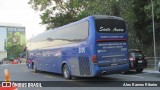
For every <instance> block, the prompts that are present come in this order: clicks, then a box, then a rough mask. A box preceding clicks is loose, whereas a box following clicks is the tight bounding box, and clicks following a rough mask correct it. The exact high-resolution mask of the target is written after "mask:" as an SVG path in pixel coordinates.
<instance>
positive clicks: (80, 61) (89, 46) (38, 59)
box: [28, 16, 129, 77]
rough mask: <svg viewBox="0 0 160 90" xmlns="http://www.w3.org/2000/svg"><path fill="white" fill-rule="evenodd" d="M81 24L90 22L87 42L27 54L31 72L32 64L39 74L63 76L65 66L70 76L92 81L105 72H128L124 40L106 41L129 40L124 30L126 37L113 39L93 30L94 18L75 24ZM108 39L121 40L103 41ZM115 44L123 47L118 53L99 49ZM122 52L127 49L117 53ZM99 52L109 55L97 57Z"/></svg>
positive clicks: (106, 34) (121, 35) (109, 34)
mask: <svg viewBox="0 0 160 90" xmlns="http://www.w3.org/2000/svg"><path fill="white" fill-rule="evenodd" d="M84 21H88V22H89V27H88V38H87V39H86V40H84V41H82V42H77V43H71V44H66V45H61V46H56V47H49V48H43V49H36V50H29V59H31V60H32V63H29V64H28V67H29V68H33V65H32V64H33V63H34V64H35V65H36V68H37V69H38V70H41V71H48V72H54V73H60V74H62V70H63V68H62V65H63V64H67V65H68V67H69V69H70V73H71V75H72V76H80V77H93V76H99V75H102V74H103V72H105V74H112V73H118V72H121V71H126V70H128V69H129V62H128V48H127V47H128V43H127V40H126V41H123V42H121V41H117V42H116V41H115V42H113V41H111V42H110V41H107V39H117V40H118V39H128V36H127V30H126V32H125V33H118V34H116V35H115V34H112V33H105V34H104V33H98V32H97V31H96V29H95V17H94V16H89V17H87V18H85V19H82V20H80V21H77V22H78V23H81V22H84ZM75 23H76V22H75ZM71 25H74V23H72V24H69V25H68V27H70V26H71ZM64 27H67V25H65V26H64ZM60 29H61V28H60ZM48 32H52V31H48ZM53 32H54V31H53ZM109 36H110V37H111V36H112V37H116V36H119V37H120V38H106V37H109ZM114 43H122V45H121V47H120V48H118V49H114V50H113V49H112V50H113V51H112V50H111V49H109V48H108V49H103V47H102V46H100V45H99V44H108V45H109V44H114ZM123 44H124V45H123ZM115 46H116V45H115ZM124 48H127V50H125V51H120V49H124ZM98 50H106V51H108V52H100V53H98ZM109 51H110V52H109ZM117 51H118V52H117ZM121 54H122V55H123V56H117V57H107V59H106V58H104V56H111V55H121ZM94 55H96V56H97V63H93V62H92V57H93V56H94ZM117 58H119V61H117V60H118V59H117ZM107 62H108V63H107ZM117 63H121V64H117ZM108 64H109V65H108Z"/></svg>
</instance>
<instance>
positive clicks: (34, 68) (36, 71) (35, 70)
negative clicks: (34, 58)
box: [33, 63, 38, 73]
mask: <svg viewBox="0 0 160 90" xmlns="http://www.w3.org/2000/svg"><path fill="white" fill-rule="evenodd" d="M33 71H34V72H35V73H38V70H37V68H36V65H35V64H34V63H33Z"/></svg>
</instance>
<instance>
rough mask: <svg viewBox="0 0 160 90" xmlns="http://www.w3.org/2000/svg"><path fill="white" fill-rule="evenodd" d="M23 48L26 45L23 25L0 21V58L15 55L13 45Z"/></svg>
mask: <svg viewBox="0 0 160 90" xmlns="http://www.w3.org/2000/svg"><path fill="white" fill-rule="evenodd" d="M15 46H16V47H18V48H22V50H23V48H24V47H25V46H26V35H25V27H23V26H22V25H19V24H8V23H7V24H6V23H0V60H3V59H4V58H6V57H11V56H12V57H13V58H14V57H16V56H18V55H16V54H17V53H16V52H17V51H16V50H14V51H12V48H14V47H15Z"/></svg>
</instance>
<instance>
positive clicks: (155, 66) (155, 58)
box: [151, 0, 157, 69]
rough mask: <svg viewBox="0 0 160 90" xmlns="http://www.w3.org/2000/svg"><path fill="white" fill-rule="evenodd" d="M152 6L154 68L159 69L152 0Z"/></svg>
mask: <svg viewBox="0 0 160 90" xmlns="http://www.w3.org/2000/svg"><path fill="white" fill-rule="evenodd" d="M151 4H152V25H153V45H154V61H155V63H154V68H155V69H156V68H157V57H156V43H155V28H154V11H153V8H154V7H153V0H151Z"/></svg>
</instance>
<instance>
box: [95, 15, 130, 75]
mask: <svg viewBox="0 0 160 90" xmlns="http://www.w3.org/2000/svg"><path fill="white" fill-rule="evenodd" d="M94 22H95V31H96V32H95V56H96V60H94V58H95V57H94V56H93V58H92V62H93V63H95V64H94V65H95V67H94V70H95V75H101V74H112V73H119V72H123V71H127V70H128V69H129V61H128V35H127V30H126V24H125V21H124V20H123V19H122V18H119V17H112V16H102V17H95V19H94Z"/></svg>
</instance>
